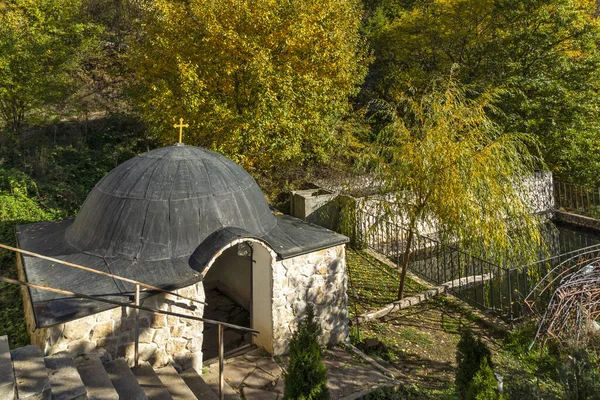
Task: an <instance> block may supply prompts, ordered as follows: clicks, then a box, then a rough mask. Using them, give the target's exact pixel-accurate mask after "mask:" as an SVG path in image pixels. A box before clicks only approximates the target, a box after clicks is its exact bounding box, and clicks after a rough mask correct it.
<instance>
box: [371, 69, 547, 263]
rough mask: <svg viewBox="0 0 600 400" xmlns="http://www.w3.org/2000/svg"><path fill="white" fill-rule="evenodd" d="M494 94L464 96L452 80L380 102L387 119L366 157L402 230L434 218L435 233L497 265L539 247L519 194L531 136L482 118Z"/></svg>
mask: <svg viewBox="0 0 600 400" xmlns="http://www.w3.org/2000/svg"><path fill="white" fill-rule="evenodd" d="M492 100H493V96H489V95H482V96H480V97H479V98H478V100H477V101H475V100H469V99H468V98H466V97H465V94H464V91H463V90H462V89H461V88H460V87H459V86H457V84H456V82H455V81H454V79H450V80H449V81H446V82H440V81H437V82H436V83H435V84H434V85H433V87H430V88H429V90H428V91H427V92H426V93H425V94H424V95H422V96H411V95H407V94H399V95H398V96H397V97H396V101H395V102H394V103H391V104H387V105H386V106H385V107H384V106H380V109H381V110H382V112H387V113H388V114H389V115H390V117H389V118H390V120H391V122H390V123H389V124H388V125H387V126H385V127H384V128H383V129H382V130H381V131H380V133H379V134H378V135H377V137H376V140H375V141H374V143H373V146H372V147H371V149H370V150H371V151H370V152H368V153H366V154H365V160H366V165H367V166H368V167H370V170H371V171H372V172H373V173H374V174H375V175H376V176H377V177H378V179H379V180H380V181H381V182H382V186H381V187H380V191H381V192H382V193H384V194H386V195H387V197H386V198H387V199H388V200H389V201H391V202H392V203H393V206H392V207H391V208H390V212H392V213H396V214H400V215H403V216H405V220H406V222H407V228H408V229H411V230H414V231H417V232H418V230H419V229H420V227H422V226H423V223H427V222H430V223H431V222H432V223H433V224H434V225H435V226H436V227H437V229H438V230H439V232H438V234H439V238H440V239H442V240H444V241H446V242H452V243H455V242H457V243H459V244H460V245H461V246H464V247H467V248H469V249H470V250H472V251H475V252H476V254H485V255H486V256H487V258H488V259H493V260H495V261H496V262H498V263H501V262H503V261H506V258H504V257H505V256H506V255H509V256H513V254H518V255H520V256H523V257H525V258H526V259H527V258H533V257H534V256H535V252H536V251H537V249H538V246H539V245H540V233H539V230H538V223H539V222H538V220H537V218H536V217H535V216H533V215H532V214H533V210H532V209H531V208H530V206H529V205H528V204H527V203H526V199H525V197H524V195H523V194H524V193H526V192H525V184H526V182H525V180H526V179H527V178H528V177H529V176H530V175H531V174H532V173H533V171H534V168H535V167H536V166H537V165H539V163H538V162H537V160H536V159H535V157H534V156H532V155H531V153H530V152H529V148H531V147H535V141H534V139H533V138H532V137H531V136H528V135H526V134H509V133H506V132H504V131H502V129H501V128H500V127H499V126H498V125H497V124H495V123H494V122H493V121H491V120H490V119H489V118H488V116H487V113H486V111H487V110H488V109H489V108H490V107H492V106H491V101H492Z"/></svg>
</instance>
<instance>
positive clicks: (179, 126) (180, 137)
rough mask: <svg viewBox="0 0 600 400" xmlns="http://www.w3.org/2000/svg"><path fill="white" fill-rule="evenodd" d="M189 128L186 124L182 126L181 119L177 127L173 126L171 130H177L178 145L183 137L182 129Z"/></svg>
mask: <svg viewBox="0 0 600 400" xmlns="http://www.w3.org/2000/svg"><path fill="white" fill-rule="evenodd" d="M189 127H190V126H189V125H188V124H185V125H184V124H183V118H179V125H177V124H175V125H173V128H179V143H181V139H182V136H183V128H189Z"/></svg>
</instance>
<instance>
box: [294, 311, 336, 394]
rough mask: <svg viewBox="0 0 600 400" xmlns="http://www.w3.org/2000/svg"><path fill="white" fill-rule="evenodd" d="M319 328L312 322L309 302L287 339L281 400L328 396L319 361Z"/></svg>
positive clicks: (313, 318)
mask: <svg viewBox="0 0 600 400" xmlns="http://www.w3.org/2000/svg"><path fill="white" fill-rule="evenodd" d="M320 336H321V327H320V326H319V325H318V324H317V323H316V322H315V312H314V308H313V307H312V305H310V304H309V305H308V306H307V307H306V318H305V319H304V320H303V321H302V322H301V323H300V325H299V327H298V331H297V332H296V333H294V335H293V336H292V340H291V341H290V347H289V351H290V365H289V367H288V370H287V371H286V372H284V379H285V380H284V396H283V398H284V400H318V399H323V400H325V399H329V390H328V389H327V374H326V372H327V371H326V369H325V365H323V362H322V361H321V355H322V354H321V353H322V348H321V345H320V344H319V337H320Z"/></svg>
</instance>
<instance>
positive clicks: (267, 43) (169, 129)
mask: <svg viewBox="0 0 600 400" xmlns="http://www.w3.org/2000/svg"><path fill="white" fill-rule="evenodd" d="M361 12H362V11H361V7H360V2H359V1H357V0H350V1H347V0H326V1H322V0H321V1H316V0H288V1H277V0H257V1H244V2H240V1H237V0H226V1H220V2H218V3H215V2H214V1H208V0H191V1H186V2H181V1H173V0H158V1H155V2H153V3H152V5H150V6H148V9H147V10H146V16H147V18H146V19H145V21H144V24H143V26H142V29H143V33H144V36H143V38H142V40H140V41H139V42H138V43H134V44H133V45H132V46H133V47H134V48H133V51H132V53H131V58H130V60H131V65H132V68H133V70H134V72H135V74H136V83H138V85H136V86H135V87H134V93H135V95H134V96H135V100H136V101H137V104H138V106H139V110H140V112H141V114H142V115H143V117H144V119H145V120H146V121H147V122H148V124H149V125H150V126H151V127H152V129H154V131H155V132H156V134H157V135H158V136H159V137H160V139H161V140H162V141H163V142H164V143H173V142H175V141H176V139H177V135H176V132H175V131H174V130H173V124H174V122H175V121H179V118H184V120H185V121H187V122H188V123H189V124H190V126H191V127H190V129H189V130H188V132H187V133H186V134H185V140H184V141H185V143H188V144H193V145H199V146H203V147H206V148H210V149H213V150H216V151H219V152H221V153H223V154H225V155H226V156H228V157H230V158H232V159H233V160H235V161H236V162H238V163H240V164H241V165H242V166H244V167H245V168H246V169H248V170H249V171H250V172H252V173H254V174H255V176H260V175H261V174H262V175H266V174H267V173H270V172H273V171H276V170H278V169H279V170H281V165H282V164H286V163H288V164H296V165H305V164H306V163H308V162H312V161H317V162H318V161H325V160H327V159H328V157H329V155H330V154H331V152H333V151H335V149H336V145H337V144H339V143H340V140H343V137H341V136H342V135H341V134H340V130H339V129H338V128H339V126H340V122H341V121H343V119H344V117H345V116H346V115H347V114H348V113H349V111H350V106H349V97H350V96H353V95H354V94H355V93H356V92H357V90H358V86H359V85H360V83H361V82H362V80H363V77H364V74H365V71H366V68H365V59H366V58H365V57H366V56H365V55H366V53H365V50H364V46H363V44H362V41H361V38H360V35H359V26H360V18H361Z"/></svg>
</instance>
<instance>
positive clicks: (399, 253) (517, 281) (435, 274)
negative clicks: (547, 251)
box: [355, 211, 600, 321]
mask: <svg viewBox="0 0 600 400" xmlns="http://www.w3.org/2000/svg"><path fill="white" fill-rule="evenodd" d="M356 221H357V227H356V232H355V240H356V241H357V242H358V243H360V244H361V245H363V246H367V247H369V248H370V249H372V250H374V251H375V252H377V253H379V254H381V255H383V256H385V257H387V258H388V259H390V260H391V261H393V262H394V263H396V265H397V266H398V267H400V266H401V265H403V262H404V261H405V256H406V255H408V269H409V270H410V271H411V272H412V273H414V274H416V275H417V276H419V277H421V278H423V279H425V280H427V281H429V282H431V283H433V284H435V285H443V286H446V288H447V290H448V291H450V292H452V293H453V294H454V295H456V296H457V297H459V298H461V299H462V300H465V301H467V302H468V303H471V304H473V305H476V306H478V307H480V308H482V309H483V310H486V311H489V312H492V313H494V314H496V315H498V316H500V317H501V318H503V319H504V320H506V321H514V320H517V319H519V318H521V317H523V316H524V315H525V314H526V313H527V312H528V308H527V307H526V305H525V304H524V300H525V298H526V297H527V295H528V294H530V293H532V291H533V293H532V296H533V298H535V299H536V301H538V303H541V302H543V301H546V300H549V299H544V298H543V297H540V298H538V295H537V294H536V293H535V290H534V288H535V287H536V286H535V285H536V284H537V283H538V282H539V281H540V279H542V278H543V277H547V275H548V274H549V273H552V274H556V275H557V276H556V277H554V276H548V277H547V278H549V279H548V282H550V284H553V282H556V283H558V279H559V278H560V271H562V270H563V268H568V267H569V266H570V263H569V262H565V261H567V260H569V259H573V258H574V257H576V256H577V255H579V254H581V255H585V254H592V253H593V252H594V251H595V252H598V254H600V244H596V245H593V246H589V247H586V248H584V249H579V250H575V251H571V252H568V253H564V254H561V255H559V256H556V257H551V258H547V259H544V260H541V261H538V262H535V263H532V264H529V265H525V266H519V267H516V268H509V267H506V266H501V265H496V264H494V263H492V262H489V261H486V260H484V259H483V258H480V257H476V256H473V255H470V254H468V253H466V252H464V251H461V250H460V249H458V248H456V247H453V246H448V245H445V244H442V243H441V242H440V241H438V240H435V239H433V238H430V237H427V236H423V235H419V234H414V235H413V237H412V238H411V245H410V251H408V252H407V251H406V250H407V244H408V241H409V231H408V230H407V229H405V228H403V227H401V226H400V225H398V224H397V223H394V222H392V221H389V220H388V219H386V217H383V216H382V217H378V216H375V215H373V214H370V213H367V212H364V211H357V218H356ZM561 263H563V266H561V268H558V269H556V267H557V266H558V265H560V264H561ZM550 271H553V272H550ZM543 295H544V294H540V296H543ZM532 296H530V298H532Z"/></svg>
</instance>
